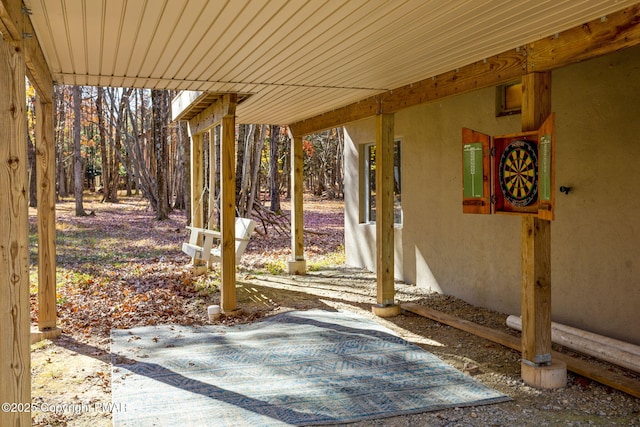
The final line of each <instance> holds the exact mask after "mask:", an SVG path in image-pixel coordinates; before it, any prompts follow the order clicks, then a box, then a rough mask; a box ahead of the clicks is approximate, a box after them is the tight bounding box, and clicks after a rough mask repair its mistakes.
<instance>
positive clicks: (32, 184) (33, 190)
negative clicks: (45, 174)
mask: <svg viewBox="0 0 640 427" xmlns="http://www.w3.org/2000/svg"><path fill="white" fill-rule="evenodd" d="M36 120H37V119H36ZM27 153H28V158H29V206H30V207H32V208H35V207H38V195H37V189H38V188H37V185H38V184H37V181H36V146H35V144H34V143H33V140H32V139H31V135H30V134H29V133H27Z"/></svg>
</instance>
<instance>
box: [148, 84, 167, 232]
mask: <svg viewBox="0 0 640 427" xmlns="http://www.w3.org/2000/svg"><path fill="white" fill-rule="evenodd" d="M151 101H152V111H153V142H154V145H155V151H156V159H157V161H156V168H157V169H156V170H157V173H156V187H157V194H158V208H157V209H156V219H158V220H165V219H168V218H169V198H168V194H167V169H168V166H169V156H168V150H167V115H168V111H167V110H168V107H167V105H168V102H167V92H166V91H164V90H152V91H151Z"/></svg>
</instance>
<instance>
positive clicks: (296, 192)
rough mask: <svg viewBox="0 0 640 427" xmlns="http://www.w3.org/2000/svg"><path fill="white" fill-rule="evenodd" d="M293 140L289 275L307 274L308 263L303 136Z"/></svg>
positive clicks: (293, 136) (292, 135) (291, 134)
mask: <svg viewBox="0 0 640 427" xmlns="http://www.w3.org/2000/svg"><path fill="white" fill-rule="evenodd" d="M289 137H290V138H291V194H292V197H293V201H292V203H291V259H290V260H289V263H288V265H287V266H288V271H289V274H306V272H307V263H306V261H305V259H304V218H303V197H302V194H303V179H304V177H303V171H304V164H303V153H302V136H301V135H294V134H293V133H292V132H291V130H289Z"/></svg>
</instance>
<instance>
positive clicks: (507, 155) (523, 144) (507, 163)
mask: <svg viewBox="0 0 640 427" xmlns="http://www.w3.org/2000/svg"><path fill="white" fill-rule="evenodd" d="M536 152H537V146H536V144H535V142H533V141H527V140H518V141H513V142H512V143H510V144H509V145H507V146H506V147H505V149H504V151H503V152H502V157H500V166H499V169H498V179H499V180H500V188H501V189H502V193H503V194H504V197H505V199H507V201H508V202H509V203H511V204H512V205H513V206H529V205H531V204H532V203H535V202H536V201H537V199H538V155H537V153H536Z"/></svg>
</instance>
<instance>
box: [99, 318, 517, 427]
mask: <svg viewBox="0 0 640 427" xmlns="http://www.w3.org/2000/svg"><path fill="white" fill-rule="evenodd" d="M111 338H112V345H111V351H112V354H113V375H112V393H113V402H114V404H115V408H117V409H119V410H118V411H114V413H113V424H114V426H281V425H320V424H337V423H347V422H355V421H361V420H367V419H375V418H384V417H391V416H396V415H404V414H413V413H419V412H427V411H434V410H438V409H444V408H450V407H461V406H475V405H484V404H490V403H497V402H503V401H506V400H509V398H508V397H506V396H504V395H502V394H500V393H498V392H497V391H495V390H493V389H490V388H488V387H486V386H484V385H483V384H481V383H479V382H478V381H476V380H474V379H473V378H471V377H470V376H468V375H465V374H463V373H461V372H459V371H457V370H456V369H454V368H452V367H451V366H449V365H447V364H446V363H444V362H442V361H441V360H440V359H438V358H437V357H436V356H434V355H432V354H430V353H429V352H427V351H425V350H423V349H421V348H420V347H418V346H416V345H414V344H411V343H409V342H407V341H405V340H403V339H401V338H399V337H398V336H396V335H395V334H394V333H393V332H392V331H390V330H388V329H386V328H384V327H382V326H381V325H379V324H378V323H376V322H375V321H373V320H369V319H367V318H365V317H362V316H359V315H356V314H352V313H347V312H338V311H323V310H310V311H292V312H287V313H283V314H279V315H276V316H273V317H269V318H266V319H264V320H261V321H258V322H256V323H252V324H249V325H237V326H233V327H225V326H204V327H187V326H176V325H159V326H146V327H138V328H134V329H128V330H112V332H111Z"/></svg>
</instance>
